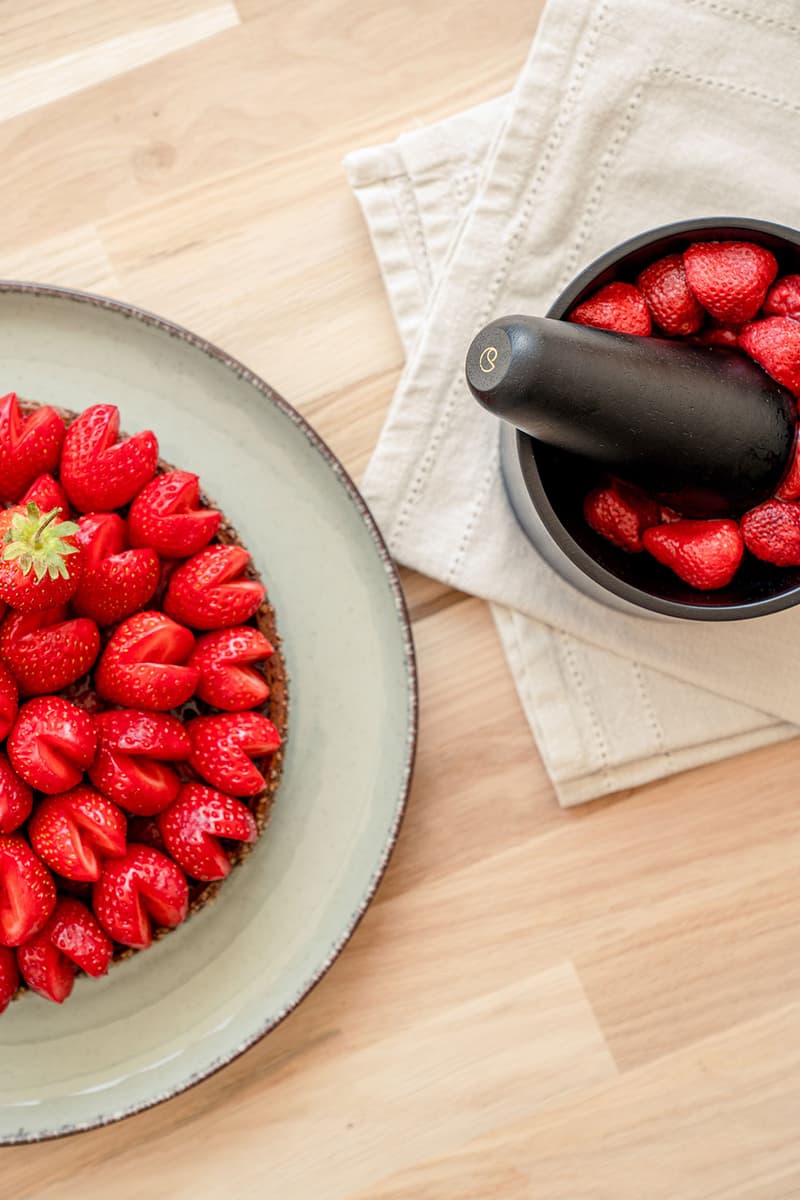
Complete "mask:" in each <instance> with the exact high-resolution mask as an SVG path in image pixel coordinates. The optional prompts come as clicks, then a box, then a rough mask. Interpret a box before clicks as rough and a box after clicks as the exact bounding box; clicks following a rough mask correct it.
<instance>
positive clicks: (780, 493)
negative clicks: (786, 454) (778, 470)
mask: <svg viewBox="0 0 800 1200" xmlns="http://www.w3.org/2000/svg"><path fill="white" fill-rule="evenodd" d="M775 495H776V496H777V497H778V499H779V500H797V499H798V498H800V427H798V429H797V430H796V431H795V435H794V449H793V450H792V459H791V462H790V463H789V470H788V471H787V472H786V474H785V475H784V477H783V482H782V483H781V486H780V487H779V488H778V490H777V491H776V493H775Z"/></svg>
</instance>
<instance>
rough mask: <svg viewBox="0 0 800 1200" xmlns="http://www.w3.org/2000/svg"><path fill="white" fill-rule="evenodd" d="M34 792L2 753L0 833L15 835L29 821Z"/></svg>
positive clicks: (0, 770)
mask: <svg viewBox="0 0 800 1200" xmlns="http://www.w3.org/2000/svg"><path fill="white" fill-rule="evenodd" d="M32 808H33V792H32V791H31V789H30V788H29V787H28V785H27V783H25V781H24V780H23V779H20V777H19V775H18V774H17V773H16V771H15V770H14V768H13V767H12V766H11V763H10V762H9V761H8V759H7V758H6V756H5V754H2V753H0V833H13V832H14V830H15V829H19V827H20V825H22V824H24V823H25V821H27V819H28V817H29V816H30V815H31V809H32Z"/></svg>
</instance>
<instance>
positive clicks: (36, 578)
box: [0, 501, 82, 612]
mask: <svg viewBox="0 0 800 1200" xmlns="http://www.w3.org/2000/svg"><path fill="white" fill-rule="evenodd" d="M77 532H78V526H77V525H76V524H75V522H74V521H62V520H61V509H60V508H52V509H50V511H49V512H45V513H43V512H41V510H40V509H39V505H38V504H36V503H35V502H34V501H29V502H28V503H27V504H26V505H25V507H24V508H22V507H21V506H18V507H15V508H9V509H6V510H5V512H2V513H0V540H2V543H3V553H2V558H0V599H2V600H4V601H5V603H6V604H8V605H9V606H10V607H11V608H15V609H17V611H18V612H41V611H42V610H43V609H45V608H55V607H56V606H57V605H61V604H66V602H67V601H68V600H69V599H70V598H71V597H72V595H73V594H74V593H75V590H76V588H77V587H78V582H79V580H80V577H81V567H82V561H81V550H80V547H79V546H78V545H76V543H75V540H74V539H75V534H76V533H77Z"/></svg>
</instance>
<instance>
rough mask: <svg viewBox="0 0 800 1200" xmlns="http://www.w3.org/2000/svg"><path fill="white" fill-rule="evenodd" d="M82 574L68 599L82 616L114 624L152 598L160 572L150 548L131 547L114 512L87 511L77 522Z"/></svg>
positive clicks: (77, 539) (119, 518) (101, 622)
mask: <svg viewBox="0 0 800 1200" xmlns="http://www.w3.org/2000/svg"><path fill="white" fill-rule="evenodd" d="M76 541H77V543H78V545H79V546H80V547H81V550H82V551H83V574H82V576H81V580H80V583H79V585H78V589H77V591H76V592H75V595H74V597H73V600H72V607H73V608H74V609H75V612H76V613H78V615H79V616H82V617H91V619H92V620H93V621H96V622H97V624H98V625H115V624H116V623H117V621H121V620H122V619H123V617H128V616H130V614H131V613H134V612H136V611H137V610H138V609H140V608H144V607H145V605H146V604H147V603H148V602H149V601H150V600H151V599H152V597H153V595H154V593H155V590H156V588H157V587H158V579H159V575H160V572H161V564H160V562H159V559H158V555H157V554H156V552H155V551H154V550H149V549H143V550H131V549H129V548H128V536H127V530H126V527H125V522H124V521H123V520H122V517H120V516H119V515H118V514H117V513H87V514H86V515H85V516H83V517H81V519H80V521H79V522H78V533H77V536H76Z"/></svg>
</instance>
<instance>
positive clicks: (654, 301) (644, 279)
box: [636, 254, 705, 335]
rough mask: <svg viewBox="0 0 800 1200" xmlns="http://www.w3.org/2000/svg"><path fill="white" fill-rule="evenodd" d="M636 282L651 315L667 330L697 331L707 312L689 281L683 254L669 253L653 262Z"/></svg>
mask: <svg viewBox="0 0 800 1200" xmlns="http://www.w3.org/2000/svg"><path fill="white" fill-rule="evenodd" d="M636 283H637V286H638V287H639V290H640V291H641V292H642V295H643V296H644V298H645V300H646V302H647V307H648V308H649V309H650V315H651V316H652V318H653V320H654V321H655V323H656V325H659V326H660V327H661V328H662V329H663V330H664V332H665V333H669V334H673V335H678V334H682V335H686V334H688V333H695V332H696V331H697V330H698V329H699V328H700V326H701V325H702V324H703V318H704V315H705V314H704V313H703V310H702V308H701V307H700V305H699V304H698V302H697V299H696V297H695V295H694V293H693V292H692V290H691V288H690V287H689V284H688V283H687V282H686V272H685V271H684V269H683V259H682V258H681V256H680V254H670V255H668V256H667V257H666V258H659V259H658V260H657V261H656V262H654V263H650V265H649V267H645V269H644V270H643V271H642V273H641V274H640V275H639V278H638V279H637V280H636Z"/></svg>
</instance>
